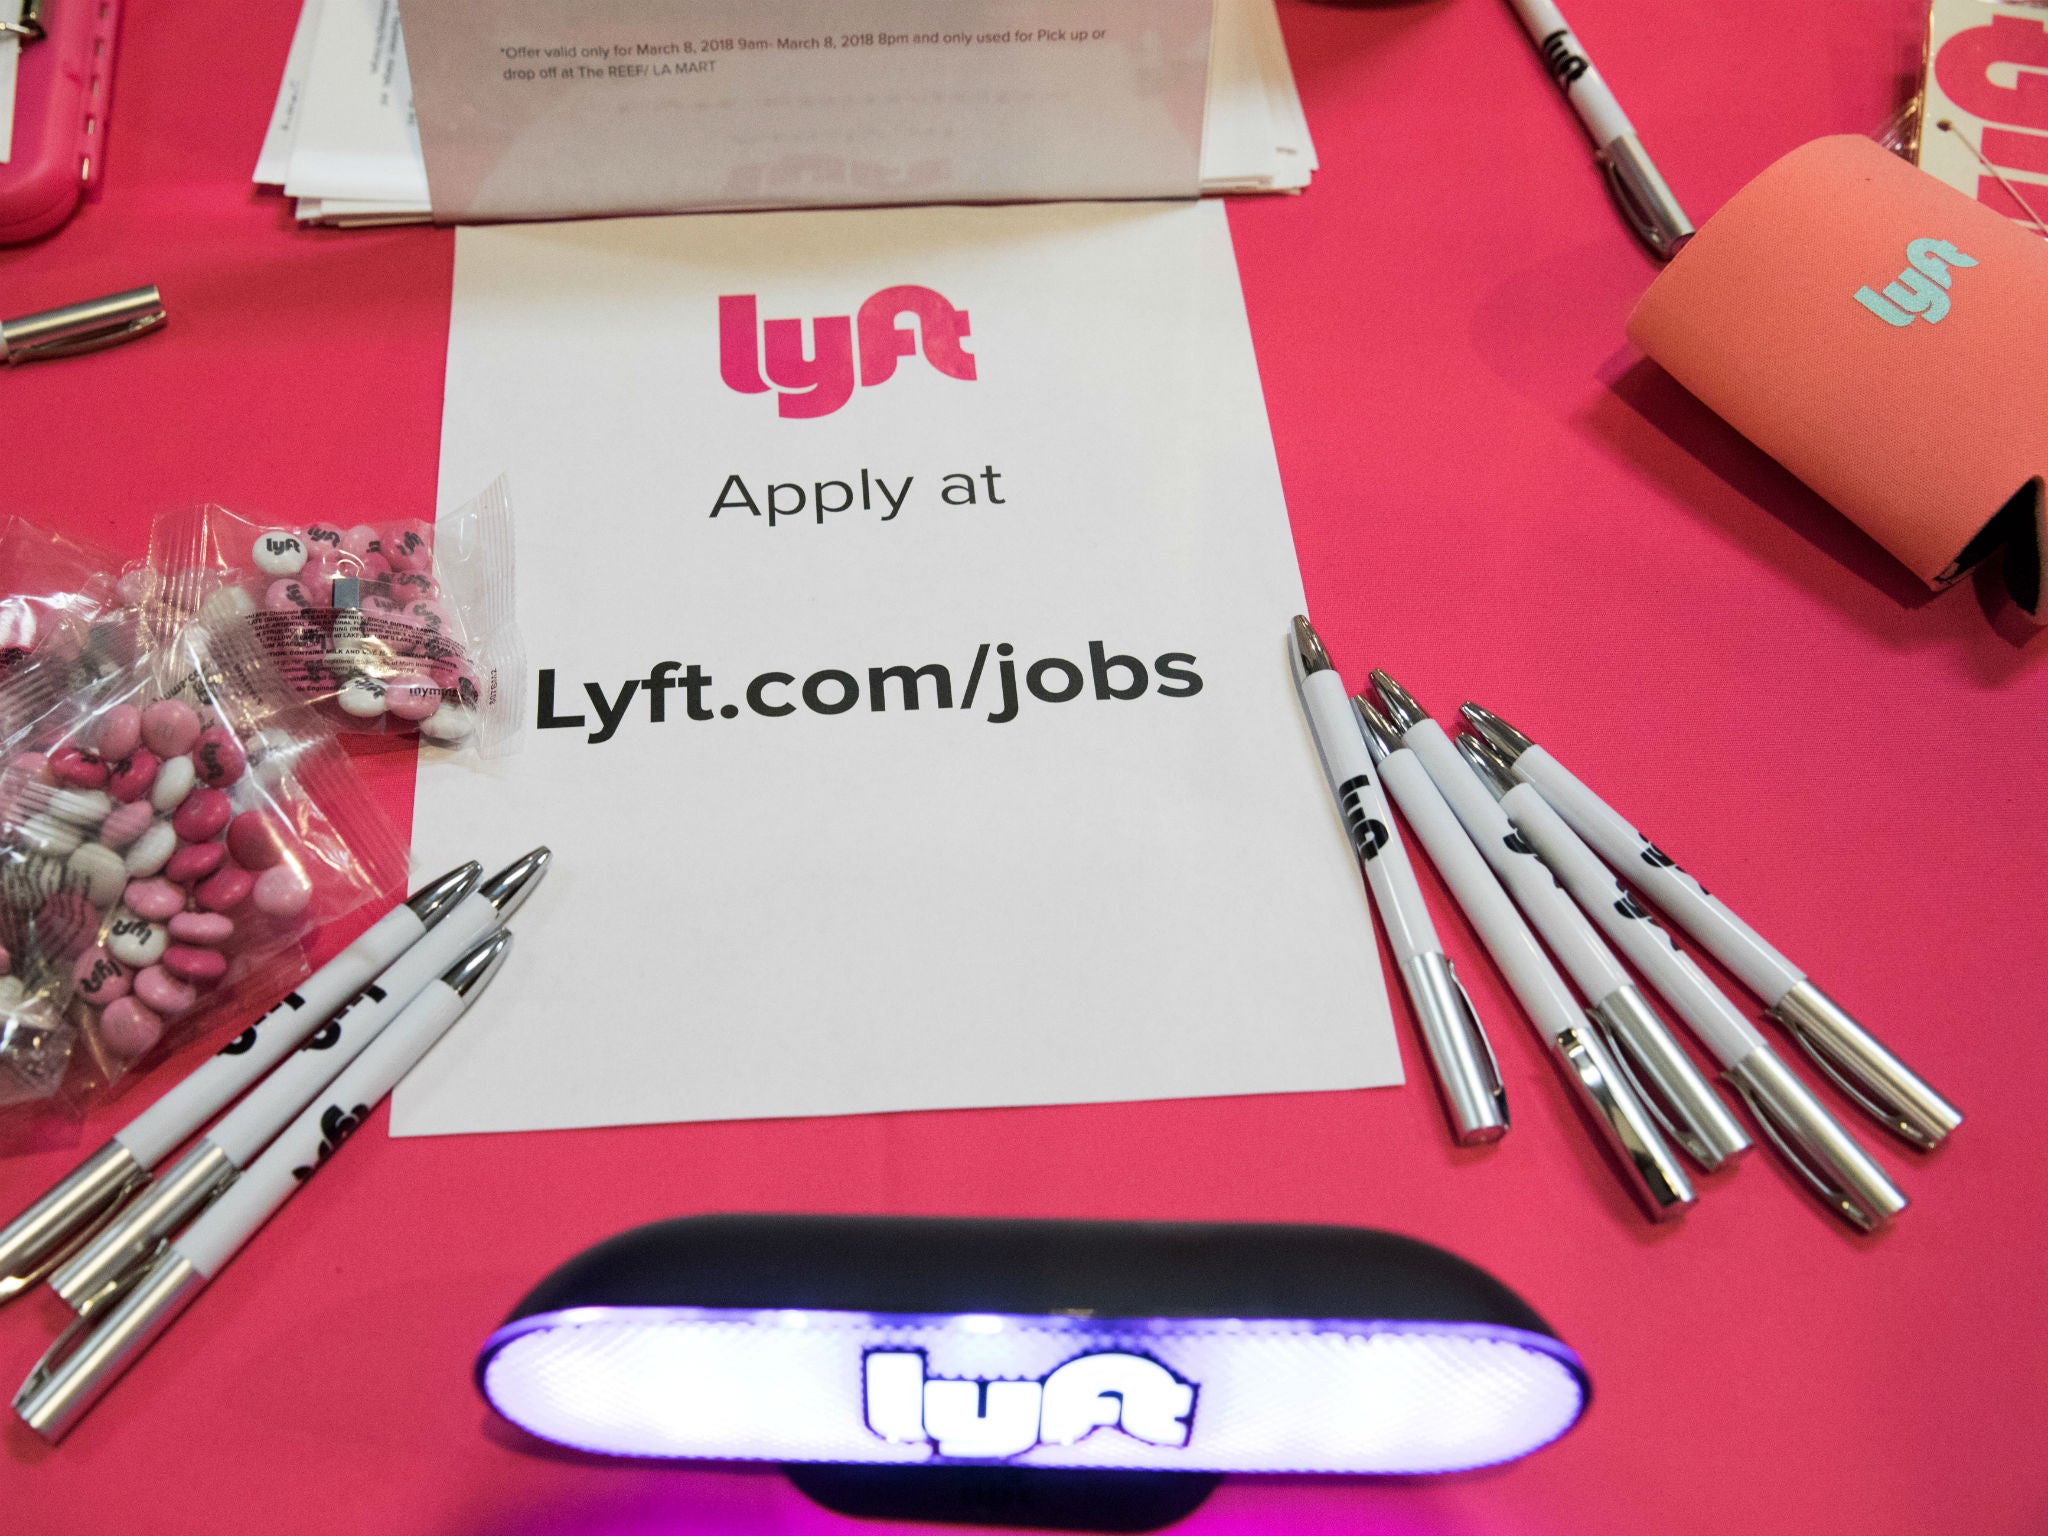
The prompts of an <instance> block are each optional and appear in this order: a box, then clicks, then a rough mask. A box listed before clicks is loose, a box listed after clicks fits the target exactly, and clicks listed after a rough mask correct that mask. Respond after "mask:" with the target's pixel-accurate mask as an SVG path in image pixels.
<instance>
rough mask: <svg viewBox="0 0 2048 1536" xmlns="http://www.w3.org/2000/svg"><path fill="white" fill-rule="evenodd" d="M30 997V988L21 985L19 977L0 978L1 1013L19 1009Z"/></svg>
mask: <svg viewBox="0 0 2048 1536" xmlns="http://www.w3.org/2000/svg"><path fill="white" fill-rule="evenodd" d="M27 996H28V988H27V987H25V986H23V985H22V984H21V978H20V977H19V976H0V1013H6V1012H11V1011H12V1010H14V1009H16V1008H19V1007H20V1006H21V1005H22V1002H23V1000H24V999H25V998H27Z"/></svg>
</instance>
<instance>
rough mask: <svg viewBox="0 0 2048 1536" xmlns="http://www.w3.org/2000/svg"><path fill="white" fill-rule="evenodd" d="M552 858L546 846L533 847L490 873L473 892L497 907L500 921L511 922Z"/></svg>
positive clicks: (538, 882) (546, 870) (544, 872)
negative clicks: (494, 872) (529, 851)
mask: <svg viewBox="0 0 2048 1536" xmlns="http://www.w3.org/2000/svg"><path fill="white" fill-rule="evenodd" d="M554 857H555V856H554V854H553V853H552V852H551V851H550V850H549V849H547V848H544V847H543V848H536V849H534V850H533V851H532V852H531V853H528V854H524V855H522V856H521V857H519V858H516V859H514V860H513V861H512V862H511V863H510V864H507V865H506V866H505V867H504V868H503V869H501V870H499V871H498V872H497V873H496V874H495V875H492V876H491V877H490V879H488V880H486V881H485V882H484V883H483V884H482V885H480V886H478V887H477V888H476V893H477V895H479V896H481V897H483V899H484V900H485V901H488V902H489V903H490V904H491V905H492V906H494V907H496V908H497V909H498V920H499V921H500V922H510V921H511V920H512V914H513V913H514V912H517V911H518V910H519V908H520V905H521V904H522V903H523V902H525V900H526V898H527V897H528V896H530V895H532V894H533V888H534V887H535V886H537V885H539V884H540V881H541V876H543V875H545V874H546V873H547V872H548V865H549V864H550V863H551V862H553V860H554Z"/></svg>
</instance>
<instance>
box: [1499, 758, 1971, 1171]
mask: <svg viewBox="0 0 2048 1536" xmlns="http://www.w3.org/2000/svg"><path fill="white" fill-rule="evenodd" d="M1513 771H1514V773H1515V775H1516V777H1518V778H1520V779H1522V780H1524V781H1525V782H1527V783H1529V784H1532V785H1534V786H1535V787H1536V789H1537V791H1538V792H1539V793H1540V794H1541V795H1542V796H1543V798H1544V799H1546V800H1548V801H1549V802H1550V803H1551V805H1552V806H1553V807H1555V808H1556V810H1557V812H1558V814H1559V815H1561V816H1562V817H1563V818H1564V819H1565V821H1566V823H1567V824H1568V825H1570V826H1571V828H1572V829H1573V830H1574V831H1575V832H1577V833H1578V834H1579V836H1580V837H1582V838H1584V839H1585V840H1586V841H1587V842H1588V843H1590V844H1592V846H1593V848H1594V849H1595V850H1596V851H1597V852H1598V853H1599V854H1600V856H1601V857H1602V858H1604V859H1606V860H1607V862H1608V863H1610V864H1612V865H1613V866H1614V867H1615V869H1616V870H1618V871H1621V872H1622V873H1624V874H1626V875H1627V877H1628V879H1629V881H1630V882H1631V883H1632V884H1634V885H1635V886H1636V887H1637V889H1639V890H1641V891H1642V892H1643V894H1644V895H1646V896H1648V897H1649V898H1650V900H1651V901H1652V902H1654V903H1655V904H1656V905H1657V906H1658V907H1659V908H1661V909H1662V910H1663V911H1664V912H1665V913H1666V914H1668V915H1669V916H1670V917H1671V918H1672V919H1673V920H1674V921H1676V922H1677V923H1678V925H1679V926H1680V927H1682V928H1684V929H1685V930H1686V931H1687V932H1688V933H1690V934H1691V935H1692V936H1693V937H1694V938H1695V939H1697V940H1699V942H1700V943H1701V944H1702V945H1703V946H1705V948H1706V950H1707V952H1708V953H1709V954H1711V955H1713V957H1714V958H1715V959H1716V960H1718V961H1720V962H1721V964H1723V965H1725V966H1727V967H1728V969H1729V970H1731V971H1733V972H1734V973H1735V974H1736V976H1738V977H1739V978H1741V980H1742V984H1743V985H1744V986H1746V987H1748V988H1749V989H1750V990H1751V991H1752V992H1754V993H1756V995H1757V996H1758V997H1760V998H1762V999H1763V1001H1764V1003H1765V1005H1766V1007H1767V1009H1768V1011H1769V1012H1770V1014H1771V1016H1772V1018H1774V1019H1776V1020H1777V1021H1778V1023H1779V1024H1781V1025H1783V1026H1784V1028H1785V1029H1786V1030H1787V1032H1788V1033H1790V1034H1791V1036H1792V1038H1793V1039H1794V1040H1795V1041H1797V1042H1798V1044H1799V1046H1800V1048H1801V1049H1802V1050H1804V1051H1805V1052H1806V1053H1807V1055H1808V1056H1810V1057H1811V1058H1812V1059H1813V1061H1814V1063H1815V1065H1817V1066H1818V1067H1819V1068H1820V1069H1821V1070H1822V1071H1823V1072H1825V1073H1826V1074H1827V1075H1828V1077H1829V1078H1830V1079H1831V1080H1832V1081H1833V1082H1834V1083H1835V1085H1836V1086H1837V1087H1839V1088H1840V1089H1841V1090H1842V1092H1843V1093H1844V1094H1845V1095H1847V1096H1848V1097H1849V1098H1850V1099H1851V1100H1852V1101H1853V1102H1854V1103H1855V1104H1856V1105H1857V1106H1858V1107H1859V1108H1860V1109H1862V1110H1863V1111H1864V1112H1865V1113H1866V1114H1868V1115H1869V1116H1870V1117H1871V1118H1872V1119H1874V1120H1876V1121H1877V1122H1878V1123H1879V1124H1881V1125H1883V1126H1884V1127H1885V1128H1886V1129H1888V1130H1890V1131H1891V1132H1892V1133H1893V1134H1894V1135H1896V1136H1898V1137H1899V1138H1900V1139H1901V1140H1902V1141H1905V1142H1908V1143H1909V1144H1911V1145H1913V1146H1916V1147H1920V1148H1922V1149H1925V1148H1929V1147H1934V1146H1937V1145H1939V1144H1940V1142H1941V1141H1942V1140H1943V1139H1944V1138H1945V1137H1946V1136H1947V1135H1948V1134H1949V1132H1951V1131H1953V1130H1954V1129H1955V1128H1956V1127H1957V1126H1959V1125H1961V1124H1962V1122H1963V1116H1962V1112H1961V1111H1960V1110H1958V1109H1957V1108H1956V1107H1955V1106H1954V1105H1952V1104H1951V1103H1949V1101H1948V1100H1947V1099H1945V1098H1943V1097H1942V1096H1941V1095H1940V1094H1939V1093H1937V1092H1936V1091H1935V1090H1934V1088H1933V1087H1932V1086H1930V1085H1929V1084H1928V1083H1927V1082H1926V1081H1925V1080H1924V1079H1923V1078H1921V1077H1920V1076H1919V1075H1918V1074H1917V1073H1915V1072H1914V1071H1913V1070H1912V1069H1911V1068H1910V1067H1908V1066H1907V1065H1906V1064H1905V1063H1904V1062H1903V1061H1901V1060H1899V1058H1898V1057H1897V1056H1895V1055H1893V1054H1892V1052H1891V1051H1890V1050H1888V1049H1887V1048H1886V1047H1885V1046H1884V1045H1883V1044H1881V1043H1880V1042H1879V1041H1878V1040H1877V1039H1876V1038H1875V1037H1874V1036H1873V1035H1871V1034H1870V1032H1869V1031H1868V1030H1866V1029H1865V1028H1864V1027H1863V1026H1862V1025H1861V1024H1859V1023H1858V1022H1857V1021H1856V1020H1855V1019H1854V1018H1853V1017H1851V1016H1850V1014H1849V1013H1848V1012H1847V1010H1845V1009H1843V1008H1842V1007H1841V1006H1840V1005H1839V1004H1837V1003H1836V1002H1835V1001H1834V1000H1833V999H1832V998H1830V997H1828V995H1827V994H1826V993H1824V992H1823V991H1821V989H1820V988H1819V987H1817V986H1816V985H1814V983H1813V982H1812V981H1811V980H1810V979H1808V977H1807V975H1806V973H1805V972H1804V971H1802V970H1800V969H1799V967H1798V966H1796V965H1794V964H1793V963H1792V962H1791V961H1790V960H1788V959H1786V958H1785V956H1784V955H1783V954H1781V953H1779V951H1778V950H1777V949H1776V948H1774V947H1773V946H1772V945H1771V944H1770V943H1769V941H1767V940H1766V939H1765V938H1764V937H1763V936H1762V935H1761V934H1759V933H1758V932H1757V931H1756V930H1755V929H1754V928H1752V927H1750V926H1749V924H1747V923H1745V922H1744V921H1743V920H1742V919H1741V918H1739V917H1737V916H1736V915H1735V913H1734V912H1732V911H1731V910H1729V908H1728V907H1727V905H1726V904H1725V903H1723V902H1721V901H1720V900H1718V899H1717V898H1715V897H1713V896H1711V895H1709V894H1708V893H1707V891H1706V890H1705V889H1704V888H1703V887H1702V886H1701V885H1700V883H1699V882H1698V881H1697V880H1695V879H1694V878H1693V877H1692V876H1691V875H1689V874H1687V873H1686V872H1685V871H1684V870H1683V869H1681V868H1679V867H1678V865H1677V864H1676V863H1674V862H1673V861H1672V860H1671V858H1670V857H1669V855H1667V854H1665V853H1664V852H1663V850H1661V849H1660V848H1658V847H1657V846H1656V844H1654V843H1652V842H1651V841H1650V840H1649V839H1648V838H1647V837H1645V836H1643V834H1642V833H1640V832H1638V831H1637V830H1636V829H1635V828H1634V827H1633V826H1631V825H1630V824H1629V823H1628V822H1627V821H1626V820H1625V819H1624V818H1623V817H1622V816H1621V815H1620V814H1619V813H1618V812H1616V811H1615V810H1614V809H1613V808H1612V807H1610V806H1609V805H1608V804H1607V803H1606V802H1605V801H1604V800H1602V799H1601V798H1600V797H1599V796H1598V795H1596V794H1594V793H1593V791H1592V790H1590V789H1588V788H1587V787H1586V785H1585V784H1583V783H1582V782H1580V780H1579V779H1578V778H1577V777H1576V776H1574V775H1573V774H1572V772H1571V771H1570V770H1569V769H1567V768H1566V767H1565V766H1564V765H1563V764H1562V763H1560V762H1558V760H1557V759H1556V758H1555V757H1552V756H1551V755H1550V754H1549V753H1548V752H1546V751H1544V750H1543V748H1541V747H1539V746H1534V745H1532V746H1530V747H1529V748H1528V749H1527V750H1526V751H1523V752H1521V753H1520V754H1519V755H1517V756H1516V757H1515V759H1514V762H1513Z"/></svg>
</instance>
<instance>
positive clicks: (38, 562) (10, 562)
mask: <svg viewBox="0 0 2048 1536" xmlns="http://www.w3.org/2000/svg"><path fill="white" fill-rule="evenodd" d="M119 569H120V568H119V565H118V564H117V562H116V561H115V560H114V557H113V556H112V555H109V554H107V553H106V552H105V551H103V550H98V549H92V548H89V547H88V546H86V545H83V544H79V543H77V542H75V541H73V540H71V539H68V538H65V537H64V536H63V535H61V534H56V533H51V532H50V531H48V530H47V529H43V528H38V527H37V526H36V525H35V524H33V523H31V522H28V521H27V520H26V519H23V518H19V517H13V516H5V517H0V679H5V678H6V677H7V676H8V675H9V674H10V673H12V672H13V671H15V669H17V668H18V667H20V666H22V665H23V664H24V663H26V662H27V661H28V660H29V658H30V657H32V656H55V657H60V658H62V659H63V660H64V661H66V662H67V663H70V664H72V665H73V666H74V667H77V668H84V669H86V671H87V673H88V675H97V674H98V673H99V672H101V671H104V670H106V669H108V668H109V667H111V666H112V665H115V664H117V663H118V662H120V661H123V660H127V659H128V656H123V655H120V654H118V653H116V652H114V651H113V650H112V649H111V648H110V646H109V644H108V641H109V635H108V629H107V626H108V625H109V624H117V623H119V622H120V618H121V614H122V610H123V608H124V606H125V603H124V599H123V598H122V596H121V592H120V584H119V579H118V573H119ZM129 654H130V655H132V649H131V650H130V652H129Z"/></svg>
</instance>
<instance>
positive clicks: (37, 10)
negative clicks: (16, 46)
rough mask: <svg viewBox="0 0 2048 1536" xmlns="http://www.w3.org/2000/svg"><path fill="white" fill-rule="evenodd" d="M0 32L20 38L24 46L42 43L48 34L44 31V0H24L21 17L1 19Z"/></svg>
mask: <svg viewBox="0 0 2048 1536" xmlns="http://www.w3.org/2000/svg"><path fill="white" fill-rule="evenodd" d="M0 34H4V35H8V36H13V37H18V38H20V39H21V45H22V46H23V47H24V48H26V47H27V46H28V45H29V44H30V43H40V42H41V41H42V40H43V39H44V37H46V36H47V35H48V34H47V33H45V32H44V31H43V0H22V6H21V16H20V18H19V19H18V20H15V21H0Z"/></svg>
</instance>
